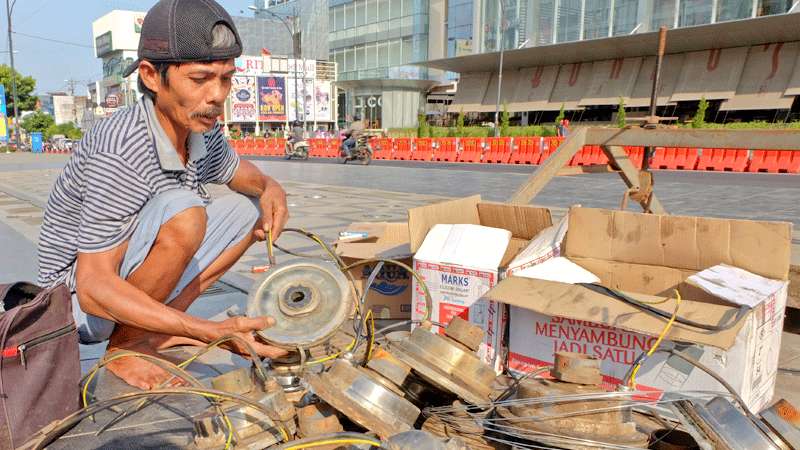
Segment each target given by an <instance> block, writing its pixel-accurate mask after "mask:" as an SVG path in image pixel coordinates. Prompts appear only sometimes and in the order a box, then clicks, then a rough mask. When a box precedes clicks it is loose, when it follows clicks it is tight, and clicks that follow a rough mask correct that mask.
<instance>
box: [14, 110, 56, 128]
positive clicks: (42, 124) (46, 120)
mask: <svg viewBox="0 0 800 450" xmlns="http://www.w3.org/2000/svg"><path fill="white" fill-rule="evenodd" d="M55 123H56V121H55V119H53V116H51V115H50V114H47V113H44V112H41V111H36V112H34V113H33V114H29V115H28V116H27V117H25V118H24V119H23V120H22V122H21V124H20V125H22V128H24V129H25V130H26V131H28V133H32V132H34V131H38V132H40V133H44V132H45V131H47V129H48V128H50V126H52V125H55Z"/></svg>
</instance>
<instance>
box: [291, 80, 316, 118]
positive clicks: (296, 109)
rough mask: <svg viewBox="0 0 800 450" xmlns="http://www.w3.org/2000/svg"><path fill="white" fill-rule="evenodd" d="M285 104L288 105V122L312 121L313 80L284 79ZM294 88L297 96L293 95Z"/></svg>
mask: <svg viewBox="0 0 800 450" xmlns="http://www.w3.org/2000/svg"><path fill="white" fill-rule="evenodd" d="M286 83H287V85H286V92H287V94H286V104H287V105H289V108H288V109H289V120H290V121H292V120H305V121H307V122H313V121H314V80H303V79H299V78H298V79H295V78H287V79H286ZM295 86H296V87H297V91H298V92H297V95H295V93H294V91H295Z"/></svg>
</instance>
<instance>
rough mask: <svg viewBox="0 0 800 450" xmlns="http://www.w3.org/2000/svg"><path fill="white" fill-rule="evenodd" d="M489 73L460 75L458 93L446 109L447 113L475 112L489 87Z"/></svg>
mask: <svg viewBox="0 0 800 450" xmlns="http://www.w3.org/2000/svg"><path fill="white" fill-rule="evenodd" d="M491 76H492V74H491V73H490V72H473V73H465V74H462V75H461V80H459V82H458V91H456V96H455V98H454V99H453V103H452V104H451V105H450V106H449V107H448V108H447V111H448V112H456V113H457V112H459V111H464V112H473V111H477V110H478V108H480V107H481V105H482V103H483V98H484V97H485V96H486V88H487V86H488V85H489V78H490V77H491Z"/></svg>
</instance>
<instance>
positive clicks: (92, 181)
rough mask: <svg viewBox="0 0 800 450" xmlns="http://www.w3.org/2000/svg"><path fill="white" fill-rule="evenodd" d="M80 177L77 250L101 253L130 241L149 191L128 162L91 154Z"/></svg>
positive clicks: (102, 154)
mask: <svg viewBox="0 0 800 450" xmlns="http://www.w3.org/2000/svg"><path fill="white" fill-rule="evenodd" d="M84 176H85V184H84V189H83V203H82V208H81V213H80V226H79V228H78V251H79V252H81V253H97V252H102V251H105V250H108V249H111V248H114V247H116V246H117V245H119V244H121V243H122V242H124V241H125V240H127V239H128V238H130V236H131V234H132V233H133V231H134V229H135V226H134V225H135V222H136V217H137V215H138V213H139V211H140V210H141V209H142V207H143V206H144V205H145V203H147V199H148V198H149V189H148V188H147V185H146V184H145V182H144V181H143V180H142V178H141V176H140V175H139V174H138V173H137V172H136V171H135V170H134V169H133V168H132V167H131V166H130V165H129V163H128V162H126V161H125V160H124V159H122V158H120V157H119V156H117V155H114V154H108V153H97V154H94V155H92V156H91V157H90V159H89V161H88V162H87V164H86V167H85V172H84Z"/></svg>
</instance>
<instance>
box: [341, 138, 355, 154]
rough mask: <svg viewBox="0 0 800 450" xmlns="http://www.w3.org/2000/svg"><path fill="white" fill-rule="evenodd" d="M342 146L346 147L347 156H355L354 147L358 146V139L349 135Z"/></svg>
mask: <svg viewBox="0 0 800 450" xmlns="http://www.w3.org/2000/svg"><path fill="white" fill-rule="evenodd" d="M342 147H343V148H344V154H345V156H347V158H348V159H349V158H351V157H352V156H353V149H354V148H356V140H355V139H354V138H351V137H349V138H347V139H346V140H345V141H344V143H342Z"/></svg>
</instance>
